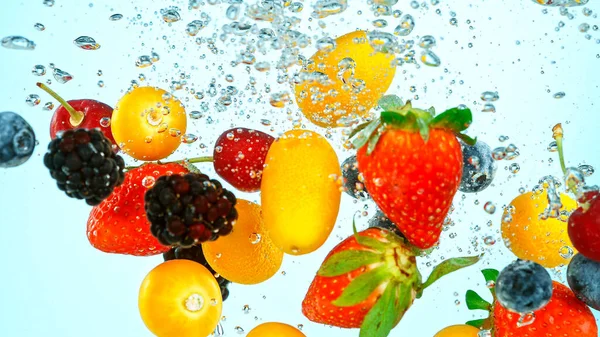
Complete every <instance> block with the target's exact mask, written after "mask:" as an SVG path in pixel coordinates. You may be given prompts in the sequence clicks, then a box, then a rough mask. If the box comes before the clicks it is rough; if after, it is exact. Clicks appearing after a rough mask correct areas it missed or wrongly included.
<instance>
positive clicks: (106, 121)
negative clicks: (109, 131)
mask: <svg viewBox="0 0 600 337" xmlns="http://www.w3.org/2000/svg"><path fill="white" fill-rule="evenodd" d="M100 126H102V127H104V128H107V127H109V126H110V117H102V118H101V119H100Z"/></svg>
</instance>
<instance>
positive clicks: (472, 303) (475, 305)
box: [465, 290, 492, 310]
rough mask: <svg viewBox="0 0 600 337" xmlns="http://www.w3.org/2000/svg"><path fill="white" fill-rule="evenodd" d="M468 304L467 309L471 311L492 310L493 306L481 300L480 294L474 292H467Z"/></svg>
mask: <svg viewBox="0 0 600 337" xmlns="http://www.w3.org/2000/svg"><path fill="white" fill-rule="evenodd" d="M465 299H466V302H467V308H469V310H490V308H491V306H492V305H491V304H490V303H489V302H488V301H486V300H484V299H483V298H481V296H479V294H478V293H476V292H474V291H473V290H467V295H466V296H465Z"/></svg>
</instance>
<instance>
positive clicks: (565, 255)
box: [558, 246, 574, 260]
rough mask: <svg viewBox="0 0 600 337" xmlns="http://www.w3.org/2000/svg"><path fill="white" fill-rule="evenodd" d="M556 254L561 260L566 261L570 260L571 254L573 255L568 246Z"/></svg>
mask: <svg viewBox="0 0 600 337" xmlns="http://www.w3.org/2000/svg"><path fill="white" fill-rule="evenodd" d="M558 253H559V254H560V256H561V257H562V258H563V259H567V260H568V259H570V258H572V257H573V254H574V252H573V249H571V247H569V246H563V247H561V248H560V250H559V251H558Z"/></svg>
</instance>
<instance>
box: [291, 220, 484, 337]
mask: <svg viewBox="0 0 600 337" xmlns="http://www.w3.org/2000/svg"><path fill="white" fill-rule="evenodd" d="M416 253H417V252H416V251H414V250H412V248H411V247H410V246H409V245H406V244H405V243H404V241H403V240H402V239H401V238H400V237H398V236H396V235H395V234H393V233H391V232H390V231H387V230H385V229H381V228H369V229H367V230H365V231H363V232H360V233H356V234H355V235H354V236H351V237H349V238H347V239H346V240H344V241H343V242H342V243H340V244H339V245H337V246H336V247H335V248H334V249H333V250H332V251H331V252H330V253H329V254H328V255H327V257H326V258H325V261H324V262H323V264H322V265H321V268H320V269H319V271H318V273H317V276H315V279H314V280H313V282H312V284H311V285H310V288H309V289H308V292H307V294H306V297H305V298H304V301H303V302H302V313H303V314H304V316H306V317H307V318H308V319H309V320H311V321H313V322H317V323H322V324H328V325H333V326H338V327H342V328H361V336H362V334H363V333H367V334H368V336H373V337H385V336H387V335H388V334H389V332H390V331H391V330H392V328H393V327H394V326H396V324H398V322H399V321H400V319H401V318H402V316H403V315H404V313H405V312H406V310H408V308H409V307H410V306H411V305H412V303H413V301H414V299H415V298H417V297H420V294H421V292H422V291H423V289H425V288H426V287H428V286H429V285H431V284H432V283H433V282H435V281H436V280H438V279H439V278H440V277H442V276H444V275H446V274H448V273H450V272H452V271H455V270H458V269H460V268H463V267H466V266H469V265H472V264H474V263H476V262H477V261H478V258H477V257H471V258H457V259H450V260H447V261H445V262H443V263H442V264H440V265H439V266H438V267H437V268H436V269H435V270H434V271H433V272H432V274H431V276H430V278H429V279H428V280H427V282H425V283H421V276H420V274H419V271H418V270H417V266H416V262H415V254H416Z"/></svg>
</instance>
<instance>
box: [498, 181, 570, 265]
mask: <svg viewBox="0 0 600 337" xmlns="http://www.w3.org/2000/svg"><path fill="white" fill-rule="evenodd" d="M560 201H561V203H562V205H563V208H562V209H561V211H562V210H566V211H568V212H571V211H573V210H575V209H576V208H577V203H576V202H575V201H574V200H573V199H571V198H569V197H568V196H567V195H565V194H562V195H561V196H560ZM546 206H548V199H547V192H546V191H545V190H544V192H543V193H540V194H539V195H535V194H533V193H532V192H528V193H524V194H521V195H519V196H518V197H516V198H515V199H514V200H513V201H512V202H511V203H510V205H509V207H507V208H506V210H505V211H504V215H503V216H502V227H501V228H502V238H503V239H504V242H505V244H506V245H507V247H508V249H510V250H511V251H512V252H513V253H514V254H515V255H516V256H517V257H518V258H520V259H523V260H531V261H534V262H537V263H539V264H541V265H542V266H544V267H546V268H554V267H557V266H559V265H562V264H565V265H566V264H568V263H569V261H570V260H571V256H573V255H574V254H576V253H577V252H576V251H575V248H573V244H572V243H571V240H570V239H569V234H568V232H567V222H566V221H561V220H559V219H555V218H548V219H547V220H541V219H540V218H539V215H540V214H542V213H543V212H544V209H545V208H546ZM511 218H512V220H511ZM565 220H566V219H565ZM571 252H572V253H571ZM561 254H562V255H564V256H566V257H568V258H564V257H563V256H561Z"/></svg>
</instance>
